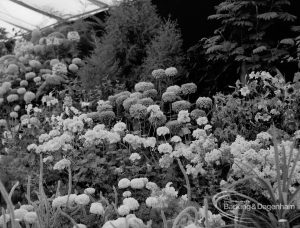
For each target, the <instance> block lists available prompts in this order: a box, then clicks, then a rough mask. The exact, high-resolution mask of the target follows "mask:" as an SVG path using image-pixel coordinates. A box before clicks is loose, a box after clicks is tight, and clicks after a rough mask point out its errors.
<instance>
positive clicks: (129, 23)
mask: <svg viewBox="0 0 300 228" xmlns="http://www.w3.org/2000/svg"><path fill="white" fill-rule="evenodd" d="M160 24H161V20H160V19H159V17H158V15H157V13H156V9H155V7H154V6H153V5H152V4H151V1H150V0H137V1H128V0H126V1H123V2H122V3H121V4H120V5H119V6H117V7H115V8H113V9H112V10H111V11H110V16H109V17H108V19H107V21H106V25H105V34H104V35H103V37H102V38H101V39H100V41H99V42H97V44H96V48H95V51H94V53H93V54H92V55H91V56H90V57H89V58H87V59H86V62H87V64H86V66H85V67H83V69H82V71H81V72H80V76H81V79H82V80H83V83H84V84H85V85H86V86H88V87H93V85H95V82H98V83H99V82H101V81H102V80H103V79H105V78H106V77H107V76H108V78H109V79H115V78H118V79H126V78H127V79H128V77H130V81H132V80H134V79H135V78H137V77H138V75H139V73H140V71H139V67H140V65H141V64H142V62H143V59H144V58H145V56H146V46H147V45H148V44H149V43H150V42H151V40H152V38H153V37H155V35H156V34H157V32H158V29H159V27H160ZM128 81H129V80H128Z"/></svg>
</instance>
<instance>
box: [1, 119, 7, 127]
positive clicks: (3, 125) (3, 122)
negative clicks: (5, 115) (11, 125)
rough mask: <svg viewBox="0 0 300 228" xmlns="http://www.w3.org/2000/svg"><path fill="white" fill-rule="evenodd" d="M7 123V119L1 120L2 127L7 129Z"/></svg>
mask: <svg viewBox="0 0 300 228" xmlns="http://www.w3.org/2000/svg"><path fill="white" fill-rule="evenodd" d="M6 125H7V122H6V120H5V119H0V127H6Z"/></svg>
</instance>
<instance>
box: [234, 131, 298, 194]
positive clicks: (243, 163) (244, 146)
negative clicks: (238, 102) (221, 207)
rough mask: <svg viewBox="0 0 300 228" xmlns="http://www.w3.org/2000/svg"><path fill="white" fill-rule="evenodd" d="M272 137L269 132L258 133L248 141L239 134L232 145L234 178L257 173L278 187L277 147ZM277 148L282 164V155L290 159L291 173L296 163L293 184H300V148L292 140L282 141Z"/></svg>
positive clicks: (289, 168)
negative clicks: (253, 138)
mask: <svg viewBox="0 0 300 228" xmlns="http://www.w3.org/2000/svg"><path fill="white" fill-rule="evenodd" d="M271 138H272V137H271V135H270V134H269V133H267V132H262V133H260V134H258V135H257V138H256V140H254V141H247V140H245V139H244V138H243V137H241V136H237V138H236V140H235V142H233V143H232V144H231V145H230V152H231V154H232V155H233V158H234V163H233V166H232V176H231V177H232V178H233V179H240V178H243V177H244V176H245V175H257V176H259V177H260V178H263V179H266V180H268V181H269V182H270V183H271V185H272V186H273V187H274V189H275V188H276V186H275V185H276V184H277V170H276V158H275V154H276V153H275V149H276V148H274V146H272V145H271ZM277 150H278V152H279V160H280V164H281V165H283V164H282V156H286V159H287V161H290V163H289V167H288V172H289V173H290V172H291V170H292V168H293V166H294V165H295V170H294V173H293V176H292V177H291V184H292V185H293V186H294V185H298V184H299V183H300V162H299V161H296V160H295V159H296V158H297V154H298V153H299V150H298V149H296V148H294V145H293V142H292V141H282V142H281V143H280V144H278V145H277ZM284 154H285V155H284ZM295 162H296V163H295ZM252 187H254V186H252ZM254 188H255V187H254ZM290 190H291V189H290ZM276 191H277V190H275V192H276Z"/></svg>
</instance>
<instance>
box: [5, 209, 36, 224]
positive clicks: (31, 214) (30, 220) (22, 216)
mask: <svg viewBox="0 0 300 228" xmlns="http://www.w3.org/2000/svg"><path fill="white" fill-rule="evenodd" d="M13 213H14V217H15V221H16V222H17V223H18V224H19V226H20V223H21V222H26V223H27V224H28V225H34V224H37V222H38V215H37V213H36V212H35V211H34V207H33V206H31V205H21V206H20V208H18V209H15V210H14V211H13ZM4 219H5V222H6V223H9V222H10V220H11V218H10V215H9V214H3V215H1V216H0V226H4V227H6V226H7V224H4Z"/></svg>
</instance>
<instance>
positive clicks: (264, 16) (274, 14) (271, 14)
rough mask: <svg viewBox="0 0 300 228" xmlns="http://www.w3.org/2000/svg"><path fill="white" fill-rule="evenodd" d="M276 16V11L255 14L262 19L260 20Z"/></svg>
mask: <svg viewBox="0 0 300 228" xmlns="http://www.w3.org/2000/svg"><path fill="white" fill-rule="evenodd" d="M276 17H278V14H277V13H276V12H268V13H263V14H259V15H257V18H258V19H262V20H266V21H268V20H271V19H274V18H276Z"/></svg>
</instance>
